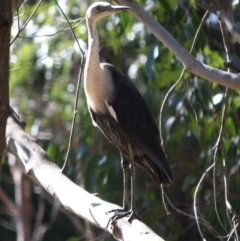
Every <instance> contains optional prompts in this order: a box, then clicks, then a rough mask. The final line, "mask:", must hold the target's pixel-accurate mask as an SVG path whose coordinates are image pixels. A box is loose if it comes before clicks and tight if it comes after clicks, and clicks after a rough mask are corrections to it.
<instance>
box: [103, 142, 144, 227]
mask: <svg viewBox="0 0 240 241" xmlns="http://www.w3.org/2000/svg"><path fill="white" fill-rule="evenodd" d="M128 147H129V156H130V161H131V164H130V167H131V168H130V170H131V207H130V210H128V211H127V204H128V198H127V194H128V192H127V189H128V187H127V186H128V185H127V184H128V181H127V180H128V172H129V166H128V162H126V161H125V160H124V159H123V157H122V161H121V164H122V168H123V188H124V193H123V209H115V210H111V211H109V212H108V213H110V212H115V214H114V216H113V217H111V218H110V219H109V221H108V224H107V227H108V225H109V224H110V223H111V224H112V225H114V223H115V222H116V221H117V220H118V219H120V218H123V217H127V216H129V218H128V221H129V222H130V223H131V222H132V220H133V219H134V218H139V219H140V217H139V216H138V214H137V213H136V206H135V163H134V159H133V155H132V148H131V146H130V145H128Z"/></svg>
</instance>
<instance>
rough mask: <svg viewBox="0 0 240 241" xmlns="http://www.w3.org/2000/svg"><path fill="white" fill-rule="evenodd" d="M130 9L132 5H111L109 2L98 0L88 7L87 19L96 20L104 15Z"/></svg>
mask: <svg viewBox="0 0 240 241" xmlns="http://www.w3.org/2000/svg"><path fill="white" fill-rule="evenodd" d="M128 9H130V7H127V6H116V5H111V4H110V3H107V2H96V3H93V4H92V5H91V6H90V7H89V8H88V10H87V12H86V19H88V20H90V19H91V20H92V21H94V22H96V21H98V20H99V19H101V18H103V17H106V16H109V15H111V14H114V13H118V12H120V11H124V10H128Z"/></svg>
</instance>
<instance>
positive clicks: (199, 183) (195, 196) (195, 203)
mask: <svg viewBox="0 0 240 241" xmlns="http://www.w3.org/2000/svg"><path fill="white" fill-rule="evenodd" d="M214 166H215V164H214V163H213V164H212V165H211V166H210V167H208V168H207V170H206V171H205V172H204V173H203V175H202V177H201V179H200V180H199V182H198V184H197V187H196V189H195V192H194V196H193V211H194V214H195V218H196V222H197V227H198V231H199V233H200V235H201V237H202V239H203V240H205V238H204V236H203V233H202V231H201V228H200V224H199V218H198V213H197V193H198V189H199V187H200V185H201V183H202V180H203V179H204V177H205V175H206V174H207V173H208V172H209V171H210V170H211V169H212V168H213V167H214Z"/></svg>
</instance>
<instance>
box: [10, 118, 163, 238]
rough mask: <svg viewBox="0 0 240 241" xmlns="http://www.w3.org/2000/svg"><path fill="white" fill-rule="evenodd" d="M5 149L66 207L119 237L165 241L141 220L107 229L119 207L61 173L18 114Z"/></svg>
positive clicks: (121, 220) (123, 222) (125, 219)
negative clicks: (22, 123) (20, 121)
mask: <svg viewBox="0 0 240 241" xmlns="http://www.w3.org/2000/svg"><path fill="white" fill-rule="evenodd" d="M6 148H7V151H9V152H10V153H12V154H13V155H15V156H16V157H18V158H19V159H20V160H21V161H22V163H23V164H24V166H25V169H26V172H27V174H28V175H29V177H30V178H31V179H33V180H34V181H35V182H36V183H38V184H40V185H41V186H42V187H43V188H44V189H45V190H47V191H48V192H49V193H50V194H51V195H52V196H53V197H55V198H56V199H58V200H59V202H60V203H61V204H62V205H63V206H64V207H65V208H66V209H67V210H69V211H71V212H73V213H75V214H76V215H78V216H79V217H82V218H83V219H86V220H88V221H89V222H91V223H92V224H94V225H95V226H98V227H100V228H102V229H104V230H105V231H108V232H110V233H112V234H113V235H114V236H115V238H116V239H118V240H123V241H124V240H128V241H131V240H152V241H155V240H156V241H163V239H161V238H160V237H159V236H158V235H156V234H155V233H154V232H153V231H152V230H151V229H150V228H148V227H147V226H146V225H145V224H143V223H142V222H140V221H138V220H133V222H132V223H131V224H130V223H129V222H128V221H127V218H122V219H120V220H118V221H117V223H116V225H115V226H114V227H110V225H109V227H108V228H106V226H107V224H108V221H109V219H110V218H111V217H112V215H113V213H110V214H106V213H107V212H108V211H110V210H113V209H119V208H120V207H119V206H117V205H115V204H111V203H108V202H105V201H103V200H101V199H100V198H98V197H96V196H94V195H92V194H90V193H88V192H87V191H85V190H84V189H82V188H80V187H79V186H77V185H76V184H74V183H73V182H72V181H71V180H69V179H68V178H67V177H66V176H65V175H64V174H62V172H61V170H60V168H59V167H58V166H56V165H55V164H54V163H53V162H52V161H51V159H50V158H49V157H48V156H47V154H46V153H45V151H44V150H43V149H42V148H41V147H40V146H39V145H38V144H37V143H36V142H35V140H34V139H33V138H32V137H31V136H29V135H28V134H27V133H26V132H25V131H24V130H23V129H22V127H20V126H19V120H18V119H16V116H15V115H12V116H10V117H9V118H8V122H7V129H6Z"/></svg>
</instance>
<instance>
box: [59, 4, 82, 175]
mask: <svg viewBox="0 0 240 241" xmlns="http://www.w3.org/2000/svg"><path fill="white" fill-rule="evenodd" d="M55 2H56V4H57V6H58V8H59V10H60V11H61V13H62V14H63V16H64V17H65V19H66V21H67V23H68V25H69V27H70V28H71V31H72V33H73V36H74V38H75V40H76V41H77V44H78V47H79V49H80V52H81V54H82V59H81V63H80V70H79V74H78V82H77V88H76V94H75V96H76V97H75V103H74V111H73V120H72V126H71V132H70V136H69V143H68V149H67V154H66V158H65V161H64V164H63V167H62V170H61V171H62V172H64V171H66V167H67V165H68V161H69V154H70V149H71V145H72V139H73V133H74V127H75V122H76V116H77V112H78V98H79V90H80V84H81V79H82V74H83V67H84V51H83V50H82V48H81V46H80V44H79V41H78V39H77V36H76V34H75V32H74V30H73V28H72V26H71V23H70V22H69V20H68V17H67V16H66V14H65V13H64V12H63V10H62V8H61V7H60V5H59V4H58V2H57V0H55Z"/></svg>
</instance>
